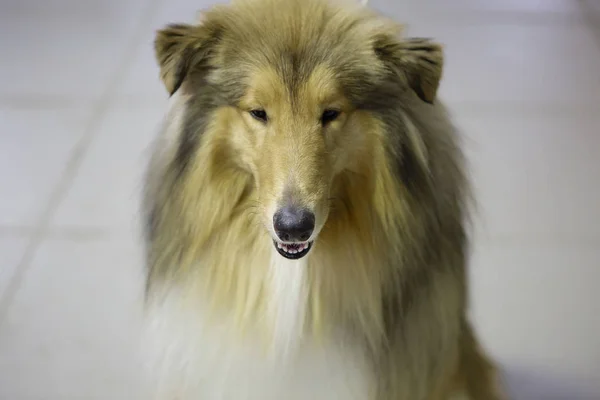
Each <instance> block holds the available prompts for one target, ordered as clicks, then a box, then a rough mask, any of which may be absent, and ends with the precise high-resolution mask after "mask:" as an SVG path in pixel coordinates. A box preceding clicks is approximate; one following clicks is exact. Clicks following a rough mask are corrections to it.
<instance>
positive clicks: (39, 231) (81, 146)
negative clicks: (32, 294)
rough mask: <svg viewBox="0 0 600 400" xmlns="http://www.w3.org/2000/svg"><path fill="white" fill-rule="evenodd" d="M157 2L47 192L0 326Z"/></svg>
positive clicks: (0, 300)
mask: <svg viewBox="0 0 600 400" xmlns="http://www.w3.org/2000/svg"><path fill="white" fill-rule="evenodd" d="M161 3H162V0H149V1H148V2H147V4H146V6H145V8H144V9H143V10H142V14H141V17H140V18H139V20H138V26H137V27H136V29H135V30H134V32H133V35H132V36H131V38H130V43H129V44H128V46H126V52H125V55H124V59H123V60H122V61H121V62H120V63H118V64H117V67H116V69H115V71H114V73H113V74H112V77H111V80H110V81H109V82H108V84H107V85H106V88H105V89H104V91H103V93H102V95H101V96H100V98H99V100H98V102H97V103H96V106H95V109H94V112H93V115H92V116H91V117H90V119H89V120H88V122H87V124H86V127H85V128H84V132H83V134H82V136H81V138H80V139H79V141H78V142H77V144H76V146H75V148H74V150H73V151H72V153H71V156H70V158H69V160H68V162H67V166H66V168H65V172H64V173H63V175H62V177H61V179H60V181H59V182H58V183H57V185H56V186H55V187H54V190H53V192H52V194H51V195H50V198H49V200H48V202H47V206H46V208H45V209H44V211H43V213H42V216H41V217H40V218H39V220H38V222H37V225H36V227H35V229H34V231H33V233H32V237H31V239H30V240H29V243H28V244H27V246H26V248H25V251H24V252H23V256H22V257H21V260H20V261H19V263H18V264H17V267H16V269H15V272H14V273H13V276H12V277H11V279H10V281H9V284H8V285H7V288H6V290H5V291H4V293H3V294H2V296H0V327H2V325H3V323H4V321H5V319H6V315H7V313H8V310H9V309H10V305H11V304H12V301H13V299H14V297H15V295H16V294H17V293H18V291H19V289H20V287H21V285H22V283H23V279H24V277H25V276H26V274H27V272H28V270H29V268H30V267H31V262H32V260H33V257H34V255H35V252H36V251H37V249H38V247H39V245H40V244H41V243H42V241H43V239H44V238H45V237H46V231H47V229H48V226H49V224H50V222H51V220H52V217H53V216H54V214H55V212H56V210H57V209H58V207H59V206H60V204H61V202H62V200H63V198H64V196H65V194H66V193H67V192H68V189H69V187H70V185H71V184H72V182H73V180H74V179H75V177H76V174H77V171H78V170H79V167H80V165H81V163H82V161H83V159H84V156H85V154H86V152H87V150H88V149H89V147H90V145H91V143H92V141H93V139H94V137H95V135H96V133H97V129H98V127H99V126H100V123H101V121H102V119H103V118H104V117H105V116H106V114H107V112H108V111H109V109H110V106H111V102H112V99H113V98H114V95H115V94H116V93H117V89H118V87H119V85H120V84H121V82H122V81H123V80H124V79H125V77H126V73H127V72H128V71H129V69H130V67H131V66H132V65H133V63H134V61H135V54H136V51H135V50H137V48H138V46H139V45H140V43H141V42H142V37H143V35H145V32H146V28H147V27H148V26H149V25H150V24H151V22H152V18H153V16H154V14H155V13H156V11H157V9H158V7H159V6H160V5H161Z"/></svg>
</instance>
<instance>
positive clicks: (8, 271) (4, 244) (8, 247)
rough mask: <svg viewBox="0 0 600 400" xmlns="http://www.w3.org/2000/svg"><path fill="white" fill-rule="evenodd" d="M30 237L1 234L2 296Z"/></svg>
mask: <svg viewBox="0 0 600 400" xmlns="http://www.w3.org/2000/svg"><path fill="white" fill-rule="evenodd" d="M28 241H29V239H27V238H23V237H10V236H4V235H3V236H0V298H2V296H3V294H4V291H5V290H6V288H8V285H9V284H10V281H11V279H12V277H13V276H14V273H15V270H16V268H17V266H18V264H19V262H20V261H21V258H22V257H23V254H24V252H25V248H26V247H27V243H28Z"/></svg>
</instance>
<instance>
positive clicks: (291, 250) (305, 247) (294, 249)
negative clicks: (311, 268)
mask: <svg viewBox="0 0 600 400" xmlns="http://www.w3.org/2000/svg"><path fill="white" fill-rule="evenodd" d="M312 244H313V242H298V243H281V242H278V241H276V240H273V245H274V246H275V249H277V252H278V253H279V254H281V255H282V256H283V257H285V258H287V259H289V260H299V259H300V258H302V257H304V256H305V255H307V254H308V252H309V251H310V249H311V248H312Z"/></svg>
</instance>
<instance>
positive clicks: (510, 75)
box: [407, 18, 600, 108]
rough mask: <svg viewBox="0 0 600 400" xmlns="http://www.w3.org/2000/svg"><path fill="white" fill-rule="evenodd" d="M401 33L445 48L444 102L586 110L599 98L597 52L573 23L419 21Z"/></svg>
mask: <svg viewBox="0 0 600 400" xmlns="http://www.w3.org/2000/svg"><path fill="white" fill-rule="evenodd" d="M407 34H408V35H409V36H425V37H432V38H434V39H436V40H437V41H439V42H440V43H442V44H443V45H444V46H445V49H444V51H445V65H444V75H443V78H442V83H441V86H440V96H441V97H442V98H445V99H446V100H448V101H450V102H472V103H477V102H513V103H522V104H531V103H539V104H556V105H562V106H566V107H578V106H581V107H587V108H589V107H591V105H592V104H596V102H597V98H598V93H600V79H598V72H597V71H600V51H599V50H598V49H597V47H596V43H595V41H594V39H593V37H592V35H591V33H590V32H589V31H588V30H587V29H586V28H584V27H583V26H580V25H577V24H560V25H537V26H536V25H514V24H510V23H506V24H498V23H477V24H470V23H469V21H468V20H464V19H460V18H459V19H457V20H456V21H447V20H446V21H443V22H441V23H440V22H438V21H435V20H421V21H416V22H415V23H413V24H411V25H410V26H409V29H408V31H407Z"/></svg>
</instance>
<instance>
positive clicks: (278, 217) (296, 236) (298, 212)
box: [273, 207, 315, 242]
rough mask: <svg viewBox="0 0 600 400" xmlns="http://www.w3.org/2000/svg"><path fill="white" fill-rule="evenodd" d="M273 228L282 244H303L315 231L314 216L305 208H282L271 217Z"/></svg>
mask: <svg viewBox="0 0 600 400" xmlns="http://www.w3.org/2000/svg"><path fill="white" fill-rule="evenodd" d="M273 227H274V228H275V233H276V234H277V236H278V237H279V239H281V240H282V241H284V242H304V241H306V240H308V238H310V235H312V233H313V230H314V229H315V215H314V214H313V213H312V212H310V211H309V210H307V209H305V208H297V207H284V208H282V209H280V210H279V211H277V212H276V213H275V215H274V216H273Z"/></svg>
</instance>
